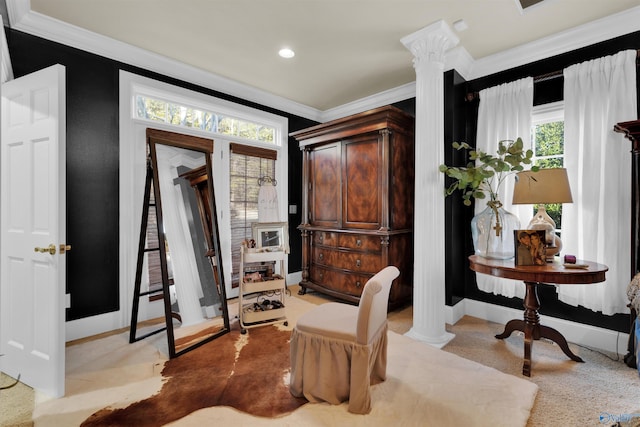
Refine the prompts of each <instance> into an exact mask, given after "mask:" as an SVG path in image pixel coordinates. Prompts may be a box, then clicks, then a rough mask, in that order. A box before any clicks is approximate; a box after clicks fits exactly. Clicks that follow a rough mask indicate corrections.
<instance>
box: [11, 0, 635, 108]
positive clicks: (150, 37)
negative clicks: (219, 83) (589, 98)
mask: <svg viewBox="0 0 640 427" xmlns="http://www.w3.org/2000/svg"><path fill="white" fill-rule="evenodd" d="M516 1H517V0H180V1H176V0H7V3H8V7H9V12H10V17H11V18H12V19H11V21H12V22H11V24H12V26H15V25H16V24H18V23H17V22H14V21H16V20H18V19H17V18H16V17H19V18H20V19H21V20H22V24H23V25H28V21H29V20H28V19H24V16H28V17H30V19H31V20H33V19H35V18H43V17H46V19H47V20H48V21H47V22H49V21H51V20H50V19H49V17H51V18H55V20H60V21H63V22H64V23H67V24H71V25H72V26H74V27H69V26H66V27H67V28H68V31H71V30H69V28H75V27H79V28H80V29H85V30H88V31H90V32H91V33H87V32H82V33H81V34H84V35H85V38H86V37H93V34H94V33H95V34H98V35H100V36H106V37H108V38H109V40H110V39H114V40H117V41H120V42H124V43H126V44H127V45H131V46H135V47H138V48H142V49H144V50H146V51H150V52H153V53H155V54H158V55H160V56H162V57H166V58H169V59H172V60H176V61H178V62H181V63H184V64H187V65H191V66H193V67H195V68H196V69H197V70H199V71H204V72H207V73H212V74H214V75H216V76H220V77H222V78H224V79H229V81H230V82H235V83H239V84H241V85H242V86H247V87H250V88H257V89H259V90H260V91H263V92H264V93H266V94H269V95H275V96H276V97H281V98H283V99H285V100H288V101H293V102H294V103H297V104H300V105H302V106H305V107H309V108H311V109H314V110H317V111H320V112H323V111H326V110H331V109H335V108H339V107H340V106H342V105H345V104H349V103H354V102H358V100H361V99H363V98H367V97H370V96H373V95H375V94H379V93H381V92H385V91H389V90H393V89H395V88H398V87H402V86H403V85H407V84H411V83H412V82H414V81H415V71H414V69H413V65H412V60H413V56H412V55H411V53H410V52H409V51H408V50H407V49H406V48H405V46H404V45H403V44H402V43H401V41H400V40H401V39H402V38H403V37H405V36H407V35H409V34H412V33H414V32H416V31H418V30H420V29H422V28H424V27H426V26H428V25H429V24H432V23H434V22H436V21H439V20H443V21H444V22H445V23H447V24H448V25H449V26H450V27H451V28H452V29H453V28H454V26H453V24H454V22H456V21H458V20H460V19H463V20H464V21H465V23H466V24H467V25H468V29H467V30H465V31H462V32H458V33H456V34H457V36H458V37H459V38H460V43H459V45H458V48H457V51H458V55H457V56H458V58H464V60H465V63H466V64H467V66H468V67H467V72H468V75H466V76H465V77H467V78H475V77H478V76H479V75H481V74H486V73H487V72H489V71H492V72H495V71H499V70H492V68H495V67H496V66H502V67H509V66H517V65H521V64H519V63H515V62H514V61H515V59H514V57H519V58H521V59H519V61H520V62H522V63H525V62H523V61H526V62H530V61H532V60H535V59H540V58H541V57H546V56H548V55H549V54H555V53H561V52H559V50H560V49H564V48H566V49H569V48H575V46H576V45H577V46H580V43H582V42H581V41H580V40H577V39H578V38H584V39H585V40H584V42H583V45H584V44H586V43H592V42H596V41H600V39H602V40H604V39H605V38H611V37H612V36H615V35H617V33H616V31H622V33H621V34H625V33H628V32H630V31H629V29H631V30H633V31H637V30H640V20H639V19H637V17H638V15H640V6H639V5H640V1H639V0H545V1H544V2H542V3H541V4H540V5H536V6H534V7H532V8H530V9H527V10H526V11H524V13H522V12H521V10H520V9H519V8H518V6H517V3H516ZM29 8H30V10H31V12H29ZM12 9H13V10H14V13H13V14H12V13H11V12H12ZM15 10H18V11H20V12H19V13H16V12H15ZM624 11H627V12H626V13H624ZM33 12H36V13H33ZM629 13H631V15H635V17H636V19H635V20H634V21H633V22H632V23H630V22H629V21H628V20H625V19H626V18H625V16H627V15H629ZM41 15H42V16H41ZM612 15H613V18H614V19H616V20H621V21H622V24H621V25H617V24H616V22H617V21H615V20H614V21H611V18H609V21H598V20H600V19H601V18H604V17H611V16H612ZM25 22H27V24H25ZM53 22H55V23H57V24H60V22H58V21H53ZM602 22H606V25H603V24H602ZM585 24H586V25H585ZM629 25H631V28H629ZM634 26H635V28H634ZM31 27H32V28H31V30H30V32H32V33H37V32H38V31H37V30H34V29H33V25H32V26H31ZM17 28H20V27H19V26H18V27H17ZM579 28H587V29H589V30H588V31H577V29H579ZM596 32H598V33H603V34H602V35H601V36H600V35H598V34H594V33H596ZM90 34H91V36H90ZM563 34H564V35H567V36H570V37H571V40H572V42H571V46H569V44H567V42H566V41H564V42H562V43H564V45H561V44H562V43H559V42H558V43H556V42H554V40H561V39H560V38H559V37H561V36H562V35H563ZM45 35H46V34H45ZM565 38H566V37H565ZM541 39H542V40H543V41H544V40H547V43H546V45H545V44H544V43H542V44H541ZM536 43H537V44H536ZM284 46H288V47H291V48H292V49H294V50H295V51H296V56H295V57H294V58H293V59H289V60H285V59H282V58H280V57H279V56H278V55H277V53H278V50H279V49H280V48H281V47H284ZM527 46H531V48H530V49H528V50H529V54H530V55H529V54H528V53H526V52H527V49H523V48H522V47H527ZM545 46H546V47H545ZM519 47H520V48H519ZM534 47H535V48H536V49H534ZM94 50H95V49H94ZM460 52H463V55H460ZM516 52H518V53H517V54H516ZM523 52H525V53H523ZM512 53H513V54H512ZM114 55H115V54H113V53H112V54H111V55H109V54H108V53H107V54H105V56H114ZM545 55H546V56H545ZM510 62H511V63H513V64H510ZM498 63H500V64H502V65H498ZM469 64H470V65H469ZM459 68H465V67H456V69H459ZM463 75H464V74H463Z"/></svg>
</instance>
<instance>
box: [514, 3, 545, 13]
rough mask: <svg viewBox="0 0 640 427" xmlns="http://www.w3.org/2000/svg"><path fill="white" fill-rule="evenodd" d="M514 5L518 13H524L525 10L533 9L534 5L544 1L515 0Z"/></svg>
mask: <svg viewBox="0 0 640 427" xmlns="http://www.w3.org/2000/svg"><path fill="white" fill-rule="evenodd" d="M515 2H516V6H518V10H519V11H520V13H521V14H522V13H524V12H525V11H527V12H528V11H529V10H530V9H533V8H534V7H535V6H539V5H541V4H542V3H544V0H515Z"/></svg>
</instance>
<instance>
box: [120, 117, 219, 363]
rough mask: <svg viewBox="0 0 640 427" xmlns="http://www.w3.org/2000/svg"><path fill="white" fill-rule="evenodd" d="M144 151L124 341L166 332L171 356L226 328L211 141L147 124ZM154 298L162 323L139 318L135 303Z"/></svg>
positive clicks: (217, 334)
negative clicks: (143, 177)
mask: <svg viewBox="0 0 640 427" xmlns="http://www.w3.org/2000/svg"><path fill="white" fill-rule="evenodd" d="M147 151H148V162H147V180H146V185H145V201H144V204H143V213H142V224H141V231H140V244H139V247H138V263H137V269H136V283H135V287H134V300H133V305H132V316H131V328H130V337H129V341H130V342H135V341H139V340H141V339H144V338H146V337H148V336H150V335H154V334H156V333H159V332H162V331H166V334H167V344H168V354H169V357H170V358H174V357H177V356H179V355H181V354H183V353H185V352H187V351H190V350H192V349H194V348H196V347H198V346H200V345H202V344H204V343H206V342H209V341H211V340H213V339H215V338H217V337H219V336H221V335H223V334H226V333H228V332H229V330H230V326H229V313H228V308H227V298H226V293H225V286H224V282H223V278H224V274H223V271H222V266H223V264H222V259H221V254H220V240H219V234H218V222H217V215H216V205H215V197H214V186H213V178H212V159H211V158H212V154H213V140H211V139H206V138H199V137H193V136H189V135H182V134H177V133H173V132H168V131H162V130H157V129H147ZM143 284H144V285H143ZM154 300H155V301H156V302H158V301H159V300H161V302H162V303H163V306H164V326H162V327H160V328H157V325H156V327H154V326H153V319H144V320H143V321H141V319H140V317H141V316H140V307H141V302H143V303H145V304H146V305H149V304H152V303H153V301H154ZM147 317H148V316H147ZM156 320H157V319H156ZM143 322H144V325H141V323H143ZM149 324H151V325H152V326H150V325H149Z"/></svg>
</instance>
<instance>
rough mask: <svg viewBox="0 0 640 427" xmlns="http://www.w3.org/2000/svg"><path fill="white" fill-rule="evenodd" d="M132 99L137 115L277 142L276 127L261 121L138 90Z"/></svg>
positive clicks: (271, 142) (251, 138) (183, 125)
mask: <svg viewBox="0 0 640 427" xmlns="http://www.w3.org/2000/svg"><path fill="white" fill-rule="evenodd" d="M135 99H136V108H135V114H136V118H138V119H143V120H151V121H156V122H162V123H168V124H171V125H173V126H181V127H187V128H196V129H201V130H204V131H207V132H212V133H219V134H223V135H232V136H236V137H240V138H244V139H248V140H253V141H260V142H265V143H269V144H276V129H275V127H273V126H269V125H267V124H264V123H258V122H255V121H248V120H243V119H240V118H237V117H233V116H230V115H228V114H222V113H216V112H213V111H206V110H202V109H198V108H195V107H191V106H188V105H181V104H177V103H174V102H170V101H165V100H163V99H158V98H154V97H150V96H145V95H141V94H137V95H136V98H135Z"/></svg>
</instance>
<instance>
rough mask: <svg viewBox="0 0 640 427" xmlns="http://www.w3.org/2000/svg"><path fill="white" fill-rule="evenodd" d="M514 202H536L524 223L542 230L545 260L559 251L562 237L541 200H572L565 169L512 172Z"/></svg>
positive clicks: (550, 259)
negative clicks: (513, 177) (533, 209)
mask: <svg viewBox="0 0 640 427" xmlns="http://www.w3.org/2000/svg"><path fill="white" fill-rule="evenodd" d="M512 203H513V204H514V205H527V204H537V205H538V212H536V214H535V215H534V216H533V218H532V219H531V222H530V223H529V225H528V227H527V228H528V229H530V230H545V236H546V243H547V251H546V254H547V255H546V256H547V262H550V261H553V257H554V256H555V255H556V254H558V253H560V250H561V249H562V241H561V240H560V237H558V235H557V234H556V223H555V221H554V220H553V219H552V218H551V217H550V216H549V214H547V210H546V208H545V204H550V203H573V198H572V197H571V188H570V187H569V178H568V177H567V170H566V169H564V168H554V169H540V170H539V171H538V172H532V171H525V172H520V173H518V174H517V175H516V184H515V186H514V187H513V202H512Z"/></svg>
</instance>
